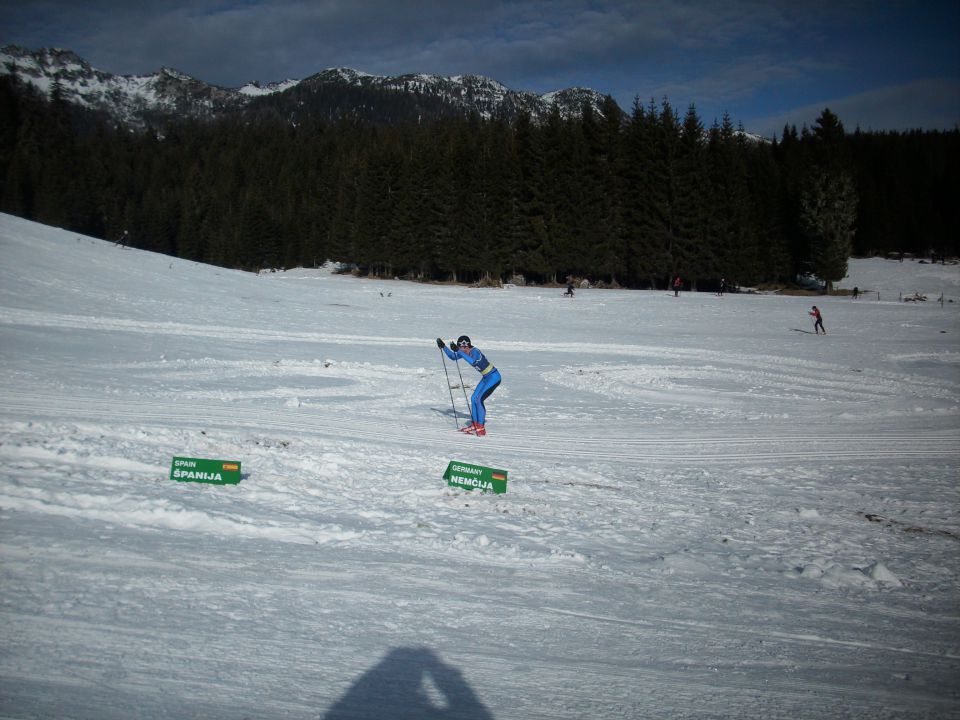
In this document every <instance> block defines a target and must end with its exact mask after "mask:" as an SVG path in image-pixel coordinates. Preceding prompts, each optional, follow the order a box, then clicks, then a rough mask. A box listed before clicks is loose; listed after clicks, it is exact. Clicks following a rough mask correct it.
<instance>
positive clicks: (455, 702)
mask: <svg viewBox="0 0 960 720" xmlns="http://www.w3.org/2000/svg"><path fill="white" fill-rule="evenodd" d="M367 718H369V719H370V720H373V719H374V718H376V719H377V720H380V719H381V718H390V719H391V720H452V719H453V718H457V719H458V720H494V718H493V715H491V714H490V711H489V710H487V708H486V707H484V705H483V703H481V702H480V700H479V698H477V696H476V694H474V692H473V690H472V689H471V688H470V686H469V685H468V684H467V682H466V681H465V680H464V679H463V676H462V675H461V674H460V671H459V670H457V669H456V668H453V667H451V666H449V665H447V664H445V663H444V662H443V661H442V660H440V658H438V657H437V655H436V654H435V653H434V652H433V651H432V650H429V649H427V648H398V649H396V650H391V651H390V653H389V654H387V656H386V657H385V658H384V659H383V660H381V661H380V662H379V663H378V664H377V665H376V667H374V668H372V669H370V670H368V671H367V672H365V673H364V674H363V675H362V676H361V677H360V678H359V679H358V680H357V681H356V682H355V683H354V684H353V686H352V687H351V688H350V689H349V690H348V691H347V693H346V694H345V695H344V696H343V697H342V698H340V699H339V700H338V701H337V702H336V703H335V704H334V705H333V706H332V707H331V708H330V709H329V710H328V711H327V714H326V715H324V716H323V720H361V719H367Z"/></svg>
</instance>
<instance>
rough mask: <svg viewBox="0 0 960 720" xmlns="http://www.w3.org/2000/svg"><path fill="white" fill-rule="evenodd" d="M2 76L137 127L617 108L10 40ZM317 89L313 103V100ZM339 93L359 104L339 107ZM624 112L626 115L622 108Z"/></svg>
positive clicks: (597, 99)
mask: <svg viewBox="0 0 960 720" xmlns="http://www.w3.org/2000/svg"><path fill="white" fill-rule="evenodd" d="M0 75H16V76H17V77H18V78H20V79H21V80H22V81H25V82H26V83H28V84H29V85H31V86H33V87H34V88H36V89H37V90H38V91H40V92H41V93H43V94H45V95H47V96H48V97H49V96H51V94H52V93H53V92H54V90H56V92H58V93H59V95H60V97H62V98H63V99H64V100H66V101H67V102H70V103H73V104H76V105H80V106H83V107H86V108H89V109H92V110H96V111H100V112H104V113H106V114H107V115H108V116H109V117H110V118H112V119H114V120H116V121H118V122H120V123H122V124H124V125H127V126H130V127H132V128H136V129H143V128H145V127H147V126H148V125H150V124H152V123H155V122H158V121H160V122H162V121H164V120H174V119H201V120H209V119H216V118H218V117H224V116H228V115H231V114H235V113H243V112H246V111H248V110H250V111H254V112H256V111H258V110H262V109H264V108H269V109H271V110H273V111H275V112H277V113H279V114H280V115H282V116H284V117H286V118H288V119H290V120H291V121H295V120H296V119H297V118H298V115H299V114H300V113H302V112H303V111H304V110H303V108H304V107H309V108H310V110H311V111H313V112H318V113H319V114H321V115H323V114H326V115H327V116H329V117H331V118H337V117H343V116H346V115H354V116H360V117H366V119H378V118H379V119H381V120H384V119H385V120H386V121H388V122H389V121H402V120H420V119H422V117H423V116H424V115H426V116H428V117H429V116H430V115H433V114H437V115H455V114H459V115H463V116H469V115H471V114H474V113H476V114H477V115H479V116H480V117H482V118H492V117H503V118H505V119H508V120H511V119H514V118H515V117H517V116H518V115H519V114H521V113H524V112H525V113H529V114H530V116H531V118H532V119H534V120H535V121H539V120H543V119H545V118H546V117H547V116H548V115H549V114H550V113H551V112H553V111H554V109H556V110H557V111H558V112H559V113H560V115H561V116H564V117H568V116H576V115H579V114H580V112H581V111H582V107H583V105H584V104H585V103H586V104H589V105H590V106H591V108H592V110H593V111H594V112H595V113H597V114H599V115H601V116H602V115H604V108H605V107H609V105H607V102H608V101H609V98H608V97H607V96H604V95H602V94H601V93H599V92H597V91H596V90H593V89H590V88H563V89H560V90H554V91H551V92H549V93H544V94H537V93H533V92H528V91H520V90H512V89H510V88H508V87H506V86H505V85H503V84H502V83H500V82H499V81H497V80H494V79H492V78H488V77H485V76H482V75H476V74H463V75H453V76H442V75H433V74H425V73H407V74H403V75H396V76H381V75H372V74H369V73H366V72H363V71H360V70H355V69H353V68H343V67H339V68H327V69H324V70H321V71H320V72H317V73H314V74H313V75H310V76H308V77H306V78H303V79H300V80H297V79H289V78H288V79H286V80H282V81H279V82H272V83H267V84H260V83H259V82H248V83H246V84H244V85H242V86H240V87H237V88H225V87H222V86H219V85H214V84H211V83H207V82H205V81H203V80H200V79H198V78H195V77H193V76H191V75H190V74H188V73H185V72H182V71H180V70H177V69H174V68H170V67H166V66H165V67H161V68H160V69H159V70H158V71H156V72H155V73H152V74H149V75H116V74H113V73H109V72H105V71H102V70H98V69H97V68H94V67H93V66H92V65H90V63H88V62H87V61H86V60H85V59H83V58H82V57H81V56H80V55H78V54H77V53H75V52H74V51H72V50H67V49H61V48H43V49H40V50H36V51H31V50H28V49H25V48H22V47H20V46H16V45H8V46H5V47H3V48H0ZM310 96H313V97H312V100H311V102H309V103H305V98H308V97H310ZM338 98H339V99H340V100H345V99H349V100H350V101H351V102H353V103H354V105H353V106H350V105H349V104H348V105H345V106H338V105H337V103H338V102H339V101H338ZM614 105H616V103H614ZM378 106H379V109H378ZM385 106H386V107H388V108H389V109H388V110H386V111H384V110H383V108H384V107H385ZM617 111H618V112H620V113H621V114H622V113H623V111H622V110H621V109H620V108H619V107H618V106H617ZM367 116H369V117H367Z"/></svg>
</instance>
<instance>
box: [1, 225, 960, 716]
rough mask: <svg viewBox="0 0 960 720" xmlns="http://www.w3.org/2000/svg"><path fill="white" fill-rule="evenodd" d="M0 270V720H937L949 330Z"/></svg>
mask: <svg viewBox="0 0 960 720" xmlns="http://www.w3.org/2000/svg"><path fill="white" fill-rule="evenodd" d="M0 252H2V253H3V255H2V257H3V259H4V262H3V263H0V357H2V358H3V361H4V367H5V371H6V372H5V373H4V377H3V378H0V399H2V404H0V715H4V716H11V717H98V718H114V717H116V718H130V717H144V718H155V717H205V718H236V717H245V716H249V717H253V716H255V717H288V718H289V717H305V718H306V717H310V718H316V717H318V716H319V717H324V718H338V717H370V718H374V717H376V718H379V717H385V716H391V715H394V716H403V715H406V716H412V717H465V718H469V717H475V718H496V719H497V720H506V719H508V718H523V719H526V718H578V719H579V718H585V717H591V718H625V717H629V718H633V717H663V718H694V717H696V718H707V717H716V718H720V717H750V718H796V717H805V718H807V717H809V718H834V717H871V718H914V717H916V718H927V717H960V695H958V694H957V692H956V690H955V689H954V688H955V678H956V677H957V675H958V670H960V618H958V612H957V605H956V597H957V590H958V585H960V582H958V578H960V562H958V557H960V554H958V550H960V509H958V506H957V503H956V497H957V479H958V477H957V470H958V467H960V457H958V456H960V376H958V374H957V370H958V362H960V352H958V348H957V344H956V340H954V339H953V338H954V337H956V336H957V335H958V334H960V320H958V319H957V317H956V314H955V313H951V312H950V310H949V309H946V310H942V309H941V308H938V307H936V306H932V305H930V304H928V305H926V306H921V305H913V304H911V305H907V304H898V303H880V302H875V303H860V304H854V303H852V302H850V301H848V300H845V301H842V300H841V299H829V298H827V299H824V300H823V301H819V300H818V305H820V306H821V307H822V308H823V309H824V311H825V321H826V323H827V327H828V330H829V331H830V332H831V335H829V336H828V337H826V338H817V337H806V336H805V335H802V334H800V333H793V332H790V327H791V326H792V325H791V323H795V322H797V321H796V317H797V316H799V317H800V318H801V319H803V318H804V313H805V311H806V308H807V306H808V305H809V298H796V299H792V298H767V297H736V296H734V297H726V298H716V297H714V296H705V297H700V296H696V295H685V296H684V297H683V298H681V299H680V300H681V302H679V303H678V302H675V299H674V298H672V297H670V296H669V295H668V294H663V293H642V292H641V293H630V292H612V291H610V292H607V291H603V292H587V291H584V292H581V293H578V295H577V298H576V300H575V301H574V302H571V301H569V300H566V299H560V298H559V291H554V290H546V289H543V290H537V289H525V290H520V289H514V290H505V291H493V290H492V291H485V290H474V289H467V288H450V287H435V286H418V285H410V284H407V283H392V284H391V285H390V288H391V291H392V292H391V294H390V295H389V296H386V295H387V293H383V295H384V296H386V297H384V296H381V292H382V290H383V285H384V284H383V283H377V282H371V281H365V280H359V279H349V278H338V277H331V276H329V275H311V274H310V273H309V272H308V271H301V272H300V273H290V274H280V273H278V274H276V275H275V276H270V275H268V276H265V277H256V276H251V275H247V274H243V273H236V272H232V271H228V270H222V269H218V268H208V267H204V266H200V265H196V264H194V263H186V262H183V261H178V260H174V259H171V258H165V257H161V256H156V255H151V254H149V253H139V252H137V251H131V250H121V249H120V248H115V247H114V246H112V245H110V244H108V243H100V242H97V241H94V240H91V239H87V238H76V236H74V235H72V234H69V233H64V232H63V231H57V230H52V229H47V228H42V227H40V226H36V225H32V224H30V223H25V222H24V221H19V220H16V219H14V218H10V217H9V216H0ZM897 270H898V272H902V270H903V268H902V267H900V266H898V267H897ZM871 272H872V273H874V276H877V275H876V273H877V272H878V267H877V266H876V264H875V263H871ZM939 272H940V274H939V275H938V276H937V277H938V278H944V277H949V275H947V274H945V273H946V271H939ZM899 281H902V276H901V277H900V279H899ZM852 282H856V280H855V278H854V279H853V280H852ZM861 286H865V284H864V283H861ZM948 294H949V293H948ZM953 294H957V293H953ZM554 296H556V297H554ZM478 299H479V300H478ZM858 302H859V301H858ZM478 303H480V304H481V305H482V308H478ZM478 310H482V311H483V312H479V311H478ZM624 318H629V322H625V321H624ZM460 328H463V329H464V330H467V331H469V332H470V334H471V335H472V336H473V337H474V338H475V341H476V342H477V344H478V346H480V347H481V348H482V349H483V350H484V352H486V353H487V354H488V355H489V357H490V358H491V360H492V361H493V362H494V363H496V364H497V365H498V367H500V368H501V370H502V372H503V374H504V384H503V386H502V387H501V388H500V389H498V391H497V392H496V393H495V394H494V395H493V396H492V397H491V399H490V400H489V402H488V407H489V411H490V419H489V422H488V425H489V428H490V434H489V435H488V436H487V437H486V438H474V437H466V436H463V435H461V434H459V433H456V432H455V431H454V427H455V424H457V423H462V422H463V420H464V418H463V406H464V397H463V395H464V392H466V393H469V392H471V391H472V385H473V383H474V377H475V376H474V375H473V371H472V370H470V369H469V368H466V369H463V370H464V372H463V375H462V378H461V375H460V374H459V373H458V371H457V368H456V366H454V365H452V364H449V363H448V364H447V365H446V366H444V365H443V364H442V361H441V358H440V357H438V353H437V350H436V347H435V345H433V340H432V338H433V337H435V336H436V335H437V334H441V335H443V334H451V333H454V334H456V332H459V331H460V330H459V329H460ZM474 328H476V329H474ZM480 338H483V339H482V341H481V339H480ZM445 369H446V372H445V371H444V370H445ZM461 383H463V384H464V385H465V387H464V388H461V387H460V386H461ZM448 384H449V386H450V387H449V389H448V387H447V385H448ZM451 395H452V398H453V402H454V403H457V406H458V408H459V413H458V416H457V417H455V416H454V415H453V413H452V412H451ZM173 455H189V456H196V457H218V458H224V459H235V460H240V461H242V463H243V480H242V482H241V483H240V484H239V485H234V486H229V485H228V486H204V485H198V484H195V483H175V482H171V481H170V480H168V476H169V471H170V462H171V458H172V456H173ZM451 459H459V460H465V461H468V462H476V463H480V464H486V465H489V466H491V467H501V468H507V469H509V473H510V482H509V491H508V493H507V494H506V495H482V494H477V493H468V492H464V491H461V490H458V489H455V488H448V487H446V486H445V485H444V483H443V481H442V480H441V479H440V476H441V475H442V473H443V469H444V468H445V467H446V464H447V462H448V461H449V460H451Z"/></svg>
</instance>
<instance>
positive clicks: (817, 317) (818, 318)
mask: <svg viewBox="0 0 960 720" xmlns="http://www.w3.org/2000/svg"><path fill="white" fill-rule="evenodd" d="M810 317H812V318H813V329H814V330H815V331H816V333H817V335H819V334H820V331H821V330H823V334H824V335H826V334H827V330H826V328H824V327H823V316H822V315H821V314H820V310H818V309H817V306H816V305H814V306H813V310H811V311H810Z"/></svg>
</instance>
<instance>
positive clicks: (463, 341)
mask: <svg viewBox="0 0 960 720" xmlns="http://www.w3.org/2000/svg"><path fill="white" fill-rule="evenodd" d="M457 345H458V346H459V347H470V346H471V342H470V338H469V337H467V336H466V335H461V336H460V337H458V338H457Z"/></svg>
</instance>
